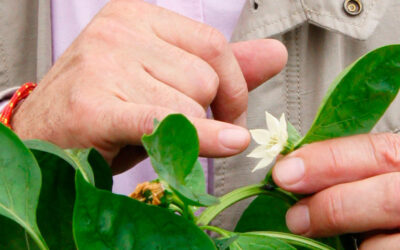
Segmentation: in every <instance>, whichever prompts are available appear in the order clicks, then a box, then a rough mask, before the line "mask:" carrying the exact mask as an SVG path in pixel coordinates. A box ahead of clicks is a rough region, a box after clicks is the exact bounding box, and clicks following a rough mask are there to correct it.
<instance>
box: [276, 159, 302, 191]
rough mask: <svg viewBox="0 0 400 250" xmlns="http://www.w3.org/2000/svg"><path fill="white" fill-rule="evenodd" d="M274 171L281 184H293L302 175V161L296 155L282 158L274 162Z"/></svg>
mask: <svg viewBox="0 0 400 250" xmlns="http://www.w3.org/2000/svg"><path fill="white" fill-rule="evenodd" d="M274 172H275V177H276V178H277V179H278V181H279V182H280V183H281V184H283V185H287V186H289V185H293V184H296V183H297V182H299V181H300V180H301V179H302V178H303V177H304V172H305V170H304V162H303V160H302V159H301V158H297V157H294V158H289V159H284V160H281V161H278V162H277V163H276V165H275V169H274Z"/></svg>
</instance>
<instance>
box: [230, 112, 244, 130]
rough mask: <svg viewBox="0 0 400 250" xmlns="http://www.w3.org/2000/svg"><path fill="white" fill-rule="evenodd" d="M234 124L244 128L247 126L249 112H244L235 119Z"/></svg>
mask: <svg viewBox="0 0 400 250" xmlns="http://www.w3.org/2000/svg"><path fill="white" fill-rule="evenodd" d="M233 124H235V125H238V126H241V127H243V128H246V127H247V112H246V111H245V112H243V113H242V114H241V115H240V116H239V117H238V118H236V119H235V120H234V121H233Z"/></svg>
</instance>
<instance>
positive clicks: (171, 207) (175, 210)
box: [169, 203, 183, 215]
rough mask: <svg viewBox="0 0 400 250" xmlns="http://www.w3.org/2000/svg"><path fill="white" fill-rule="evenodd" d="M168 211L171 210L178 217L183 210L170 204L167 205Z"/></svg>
mask: <svg viewBox="0 0 400 250" xmlns="http://www.w3.org/2000/svg"><path fill="white" fill-rule="evenodd" d="M169 209H171V210H172V211H174V212H177V213H179V214H180V215H183V210H182V209H181V208H180V207H178V206H177V205H175V204H172V203H171V204H169Z"/></svg>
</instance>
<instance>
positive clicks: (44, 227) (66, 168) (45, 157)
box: [32, 150, 76, 249]
mask: <svg viewBox="0 0 400 250" xmlns="http://www.w3.org/2000/svg"><path fill="white" fill-rule="evenodd" d="M32 152H33V153H34V155H35V157H36V160H37V162H38V163H39V166H40V168H41V172H42V179H43V184H42V189H41V192H40V199H39V205H38V210H37V220H38V225H39V228H40V231H41V232H42V234H43V237H44V238H45V239H46V242H47V244H48V246H49V247H50V249H76V248H75V243H74V239H73V235H72V214H73V208H74V202H75V169H74V168H73V167H72V166H71V165H70V164H69V163H68V162H67V161H65V160H64V159H63V158H60V157H58V155H55V154H51V153H48V152H44V151H39V150H32Z"/></svg>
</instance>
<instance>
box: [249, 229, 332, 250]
mask: <svg viewBox="0 0 400 250" xmlns="http://www.w3.org/2000/svg"><path fill="white" fill-rule="evenodd" d="M242 235H262V236H268V237H272V238H275V239H279V240H282V241H285V242H286V243H289V244H291V245H294V246H300V247H307V248H311V249H318V250H333V248H331V247H330V246H327V245H325V244H323V243H320V242H318V241H315V240H312V239H309V238H305V237H302V236H299V235H295V234H289V233H282V232H251V233H243V234H242Z"/></svg>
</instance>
